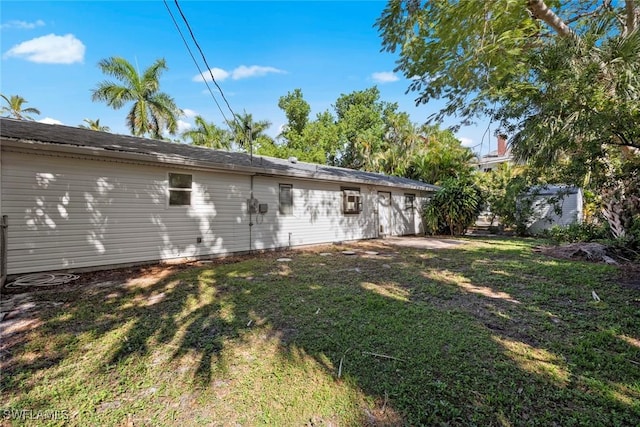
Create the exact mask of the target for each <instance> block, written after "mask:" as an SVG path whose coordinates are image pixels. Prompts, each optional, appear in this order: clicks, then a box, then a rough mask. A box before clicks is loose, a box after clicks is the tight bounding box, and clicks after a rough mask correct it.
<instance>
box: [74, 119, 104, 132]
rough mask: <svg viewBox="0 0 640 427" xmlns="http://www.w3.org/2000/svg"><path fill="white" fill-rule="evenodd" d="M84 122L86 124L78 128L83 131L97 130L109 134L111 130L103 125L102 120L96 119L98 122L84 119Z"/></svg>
mask: <svg viewBox="0 0 640 427" xmlns="http://www.w3.org/2000/svg"><path fill="white" fill-rule="evenodd" d="M83 122H84V123H85V124H81V125H78V127H80V128H83V129H91V130H97V131H100V132H109V131H110V130H111V129H110V128H109V126H104V125H101V124H100V119H96V120H91V119H84V120H83Z"/></svg>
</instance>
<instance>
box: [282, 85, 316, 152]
mask: <svg viewBox="0 0 640 427" xmlns="http://www.w3.org/2000/svg"><path fill="white" fill-rule="evenodd" d="M278 107H280V109H281V110H282V111H284V113H285V115H286V116H287V121H288V122H287V124H286V125H285V129H284V130H283V131H282V137H283V138H285V139H286V140H287V141H288V142H289V145H292V146H294V145H299V144H300V138H301V137H302V133H303V132H304V129H305V127H306V126H307V123H308V122H309V113H310V112H311V106H310V105H309V103H308V102H307V101H305V100H304V98H303V95H302V90H300V89H295V90H294V91H293V93H292V92H287V94H286V95H285V96H281V97H280V99H279V100H278ZM298 148H299V147H298Z"/></svg>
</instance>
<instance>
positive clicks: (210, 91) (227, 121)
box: [163, 0, 233, 123]
mask: <svg viewBox="0 0 640 427" xmlns="http://www.w3.org/2000/svg"><path fill="white" fill-rule="evenodd" d="M163 3H164V6H165V7H166V8H167V12H169V15H170V16H171V20H172V21H173V24H174V25H175V26H176V29H177V30H178V33H179V34H180V38H182V41H183V43H184V45H185V47H186V48H187V51H188V52H189V55H190V56H191V60H192V61H193V63H194V64H195V66H196V68H197V69H198V72H199V73H200V76H202V80H203V81H204V84H205V85H206V86H207V89H208V90H209V93H210V94H211V97H212V98H213V101H214V102H215V103H216V105H217V106H218V110H220V114H222V117H223V118H224V121H225V122H226V123H229V120H228V119H227V117H226V116H225V115H224V111H222V107H220V104H219V103H218V100H217V99H216V97H215V95H214V94H213V90H211V86H209V83H208V82H207V79H205V78H204V73H203V72H202V69H200V65H198V61H197V60H196V58H195V57H194V56H193V52H191V48H190V47H189V43H187V40H186V39H185V38H184V35H183V34H182V30H180V26H179V25H178V22H177V21H176V19H175V17H174V16H173V12H171V9H170V8H169V5H168V4H167V1H166V0H163ZM212 77H213V76H212ZM214 82H215V81H214ZM216 86H217V84H216ZM220 93H221V94H222V90H221V91H220ZM223 96H224V95H223ZM231 113H233V111H231Z"/></svg>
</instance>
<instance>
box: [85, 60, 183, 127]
mask: <svg viewBox="0 0 640 427" xmlns="http://www.w3.org/2000/svg"><path fill="white" fill-rule="evenodd" d="M98 66H99V67H100V69H101V70H102V72H103V73H105V74H106V75H108V76H112V77H115V78H116V79H117V80H119V81H120V82H122V84H118V83H114V82H111V81H106V80H105V81H103V82H101V83H99V84H98V86H97V87H96V89H94V90H93V94H92V96H91V99H92V100H93V101H104V102H106V103H107V105H108V106H109V107H112V108H114V109H116V110H118V109H120V108H122V107H123V106H124V105H125V104H126V103H128V102H133V105H132V106H131V109H130V110H129V114H127V125H128V126H129V130H130V131H131V133H132V134H133V135H135V136H144V135H146V134H149V135H150V136H151V137H152V138H158V139H161V138H162V132H163V131H164V130H165V129H166V130H168V131H169V133H170V134H171V135H175V133H176V131H177V130H178V117H179V116H180V115H182V111H181V110H180V109H179V108H178V107H177V106H176V104H175V101H174V100H173V98H171V97H170V96H169V95H167V94H166V93H164V92H160V82H159V78H160V74H162V72H163V71H164V70H166V69H167V65H166V63H165V60H164V59H157V60H156V61H155V62H154V63H153V64H152V65H151V66H150V67H149V68H147V69H146V70H144V73H142V75H140V74H139V73H138V72H137V71H136V69H135V68H134V67H133V65H131V63H129V61H127V60H126V59H124V58H120V57H117V56H112V57H110V58H107V59H103V60H101V61H100V62H99V63H98Z"/></svg>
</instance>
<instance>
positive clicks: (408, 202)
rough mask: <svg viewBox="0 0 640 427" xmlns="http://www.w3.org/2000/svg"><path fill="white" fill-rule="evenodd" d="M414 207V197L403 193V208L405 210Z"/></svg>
mask: <svg viewBox="0 0 640 427" xmlns="http://www.w3.org/2000/svg"><path fill="white" fill-rule="evenodd" d="M415 207H416V195H415V194H411V193H405V195H404V208H405V209H406V210H409V209H414V208H415Z"/></svg>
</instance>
